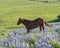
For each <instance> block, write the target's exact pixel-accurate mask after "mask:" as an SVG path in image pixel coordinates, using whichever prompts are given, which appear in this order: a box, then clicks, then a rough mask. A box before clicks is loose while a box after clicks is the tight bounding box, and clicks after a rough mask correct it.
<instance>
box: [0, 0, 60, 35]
mask: <svg viewBox="0 0 60 48" xmlns="http://www.w3.org/2000/svg"><path fill="white" fill-rule="evenodd" d="M59 14H60V2H49V3H44V2H37V1H27V0H0V34H1V33H2V32H9V31H11V30H13V29H18V28H20V27H22V26H23V25H22V24H21V25H20V26H17V20H18V18H19V17H20V18H25V19H29V20H34V19H36V18H38V17H41V18H43V19H45V20H47V21H50V20H54V19H57V16H58V15H59Z"/></svg>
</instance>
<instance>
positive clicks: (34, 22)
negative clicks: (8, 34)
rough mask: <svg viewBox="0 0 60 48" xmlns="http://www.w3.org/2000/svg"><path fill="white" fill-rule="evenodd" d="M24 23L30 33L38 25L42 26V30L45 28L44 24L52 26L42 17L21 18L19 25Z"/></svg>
mask: <svg viewBox="0 0 60 48" xmlns="http://www.w3.org/2000/svg"><path fill="white" fill-rule="evenodd" d="M21 23H23V24H24V25H25V27H26V29H27V33H29V30H30V29H33V28H36V27H38V26H39V27H40V31H42V29H43V30H44V24H45V25H47V26H49V27H50V26H51V25H49V24H47V22H46V21H44V20H43V19H42V18H37V19H35V20H32V21H31V20H26V19H21V18H19V20H18V22H17V25H19V24H21Z"/></svg>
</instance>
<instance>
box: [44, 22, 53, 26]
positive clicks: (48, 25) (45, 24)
mask: <svg viewBox="0 0 60 48" xmlns="http://www.w3.org/2000/svg"><path fill="white" fill-rule="evenodd" d="M44 23H45V25H46V26H49V27H52V25H49V24H48V23H47V22H46V21H44Z"/></svg>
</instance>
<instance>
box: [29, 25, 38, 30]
mask: <svg viewBox="0 0 60 48" xmlns="http://www.w3.org/2000/svg"><path fill="white" fill-rule="evenodd" d="M36 27H38V25H31V26H30V27H29V28H30V29H33V28H36Z"/></svg>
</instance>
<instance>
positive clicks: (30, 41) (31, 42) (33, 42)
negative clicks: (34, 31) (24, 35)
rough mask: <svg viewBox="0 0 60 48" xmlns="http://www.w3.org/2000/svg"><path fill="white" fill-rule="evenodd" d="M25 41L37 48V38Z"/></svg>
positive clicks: (32, 47)
mask: <svg viewBox="0 0 60 48" xmlns="http://www.w3.org/2000/svg"><path fill="white" fill-rule="evenodd" d="M25 42H27V43H29V48H35V47H36V46H35V43H36V40H35V39H29V40H25Z"/></svg>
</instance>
